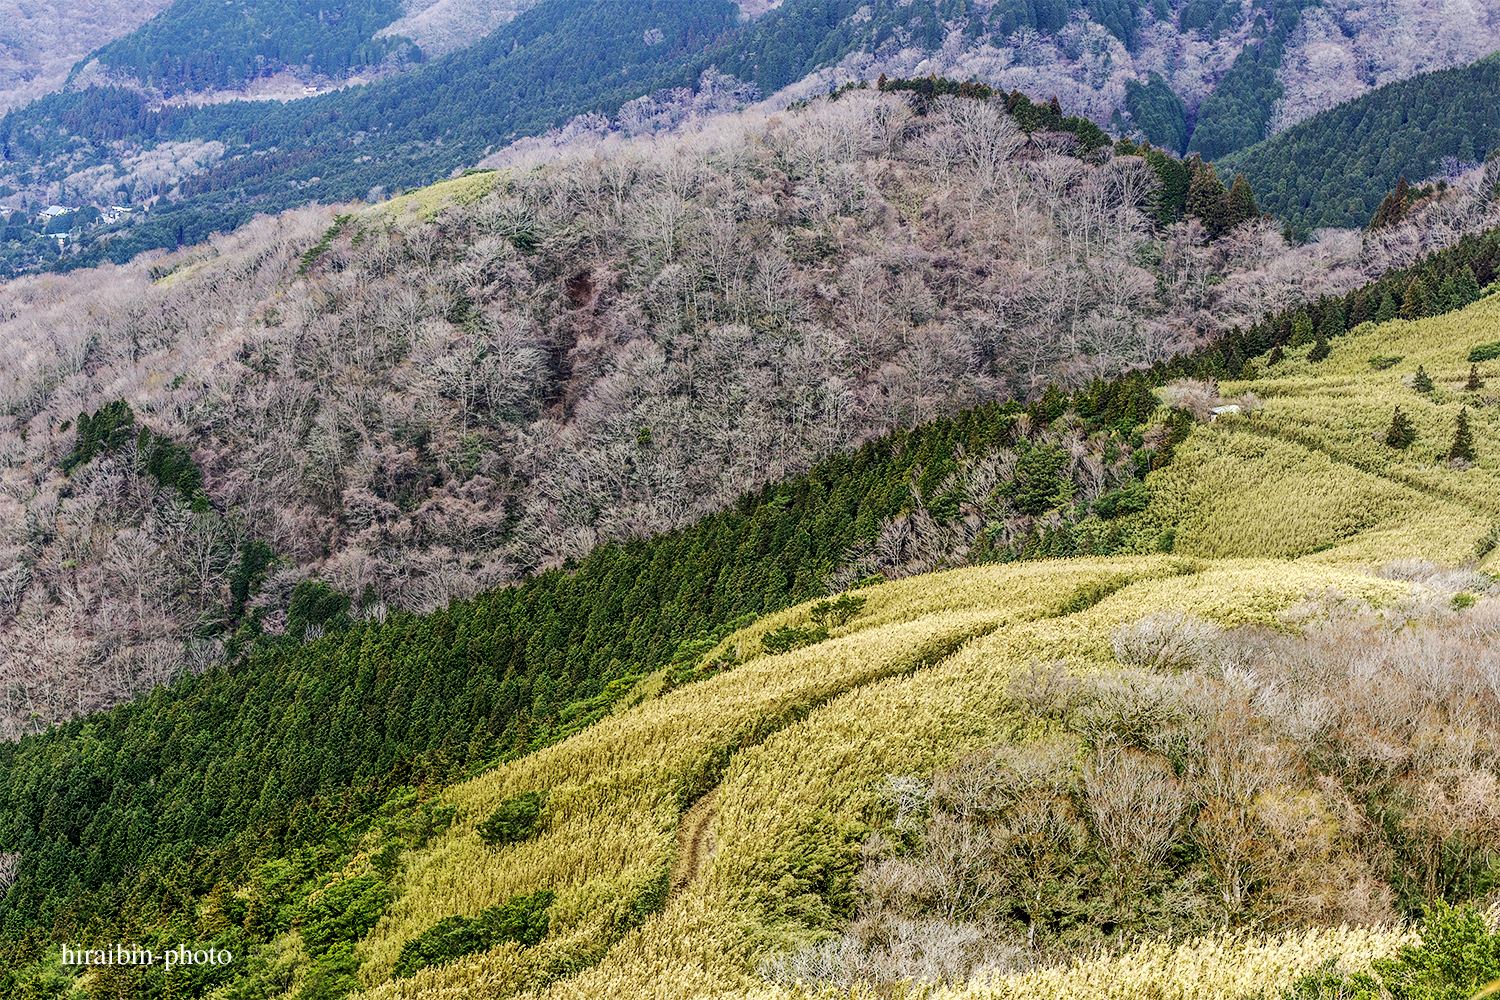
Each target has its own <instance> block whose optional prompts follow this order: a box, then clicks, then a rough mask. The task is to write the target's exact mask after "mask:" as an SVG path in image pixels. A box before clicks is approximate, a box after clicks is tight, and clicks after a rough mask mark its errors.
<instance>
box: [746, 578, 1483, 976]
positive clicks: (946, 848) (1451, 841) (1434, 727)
mask: <svg viewBox="0 0 1500 1000" xmlns="http://www.w3.org/2000/svg"><path fill="white" fill-rule="evenodd" d="M1428 569H1431V568H1430V567H1428ZM1420 570H1421V567H1415V568H1414V567H1411V566H1405V565H1403V566H1398V567H1393V568H1391V569H1390V570H1389V571H1388V572H1387V573H1386V574H1385V575H1387V576H1394V577H1397V578H1412V575H1413V573H1416V574H1417V576H1420V577H1421V578H1422V580H1424V581H1427V582H1428V583H1430V584H1431V585H1432V586H1434V587H1436V588H1437V589H1445V587H1446V589H1453V587H1455V586H1458V585H1459V583H1458V582H1457V581H1456V578H1455V579H1454V580H1449V579H1447V576H1452V575H1453V574H1447V576H1443V578H1442V579H1441V580H1440V579H1438V578H1437V577H1436V576H1434V575H1433V572H1436V571H1433V572H1428V573H1423V572H1420ZM1439 575H1440V576H1441V575H1442V574H1439ZM1473 575H1474V574H1470V576H1473ZM1481 576H1482V574H1481ZM1449 584H1451V585H1452V586H1447V585H1449ZM1470 584H1473V581H1466V583H1465V586H1468V585H1470ZM1474 587H1477V585H1474ZM1470 589H1474V588H1470ZM1477 589H1481V590H1482V589H1483V588H1477ZM1465 594H1466V596H1468V597H1469V600H1466V601H1464V602H1462V603H1461V605H1460V604H1459V603H1456V602H1451V601H1450V602H1440V601H1437V600H1432V601H1426V602H1422V601H1416V602H1407V603H1406V604H1403V605H1400V606H1396V607H1392V608H1389V609H1387V610H1385V611H1383V612H1380V613H1377V612H1374V611H1371V610H1370V609H1369V607H1368V606H1362V605H1360V604H1359V602H1355V601H1348V600H1344V599H1342V598H1341V595H1338V594H1329V595H1324V597H1323V598H1322V599H1320V600H1317V601H1313V602H1310V603H1308V604H1306V605H1304V606H1302V607H1300V608H1298V609H1294V610H1293V611H1290V612H1287V613H1286V614H1285V621H1286V625H1287V627H1292V626H1296V625H1301V626H1302V632H1301V634H1290V635H1289V634H1285V633H1284V632H1280V631H1276V630H1272V629H1267V628H1260V627H1255V628H1251V627H1246V628H1240V629H1234V630H1227V631H1226V630H1223V629H1220V628H1218V627H1215V626H1213V625H1211V624H1209V623H1207V622H1204V621H1201V620H1198V619H1196V618H1193V617H1191V616H1188V615H1183V614H1177V613H1172V614H1157V615H1154V616H1151V617H1148V618H1146V619H1143V620H1140V621H1137V622H1134V623H1129V624H1125V625H1122V626H1120V627H1119V628H1118V629H1116V631H1115V633H1114V637H1113V649H1114V652H1115V656H1116V659H1117V660H1118V661H1119V666H1117V667H1114V668H1111V669H1109V670H1106V671H1103V672H1099V671H1081V670H1075V669H1070V668H1069V667H1068V665H1066V664H1052V665H1045V666H1042V665H1038V666H1033V667H1032V668H1031V669H1030V670H1028V671H1025V672H1022V673H1021V674H1019V675H1017V676H1016V677H1015V678H1014V679H1013V680H1012V681H1011V682H1010V686H1009V688H1008V698H1009V700H1010V702H1011V704H1012V706H1013V708H1014V710H1015V712H1016V713H1017V714H1016V721H1015V723H1014V728H1015V733H1016V735H1017V737H1018V739H1017V740H1016V741H1015V742H1013V743H1011V744H1008V745H1005V746H1000V747H995V748H991V749H986V750H982V751H979V752H976V753H971V754H969V755H967V756H964V757H962V758H960V759H959V760H957V761H956V762H955V763H954V764H953V765H952V766H950V767H947V768H944V769H941V770H939V771H937V772H936V773H935V774H933V775H932V776H931V779H930V780H927V779H925V778H923V777H921V776H910V777H904V778H900V779H899V780H895V781H893V784H892V805H893V809H892V813H891V814H890V815H891V816H892V817H893V818H892V819H891V820H890V822H888V824H887V826H886V827H885V828H884V829H883V830H882V831H881V832H880V833H878V834H876V835H874V836H873V837H872V838H871V839H870V841H869V842H868V843H867V844H866V846H865V855H864V856H865V863H864V867H863V870H862V872H861V874H860V877H859V888H860V902H859V904H858V912H857V915H856V917H855V919H854V920H853V922H852V923H851V924H850V926H849V927H848V929H847V931H846V932H845V933H844V934H843V935H842V936H840V937H838V938H835V939H833V940H830V941H827V942H824V943H823V944H821V945H820V946H818V948H816V949H814V950H810V951H804V952H801V953H797V954H794V955H792V956H789V957H787V958H784V959H782V960H780V961H779V963H778V964H777V965H776V966H775V967H774V968H772V967H767V969H766V970H765V971H766V972H767V973H768V974H770V975H771V976H772V978H775V979H778V980H780V981H783V982H797V981H801V982H804V983H808V982H811V983H823V984H825V985H830V986H837V987H840V988H849V987H853V986H856V985H861V984H862V985H864V986H874V987H877V988H883V987H886V986H890V985H892V984H895V983H898V982H901V981H904V980H910V979H925V980H928V981H933V982H948V983H956V984H961V983H964V982H966V981H968V980H969V979H970V978H971V977H972V976H973V974H974V971H975V970H976V969H978V968H983V967H989V968H991V969H994V968H999V969H1001V970H1007V969H1009V970H1024V969H1025V968H1028V967H1031V966H1034V965H1036V964H1037V963H1043V964H1046V963H1048V962H1051V961H1055V960H1057V959H1060V958H1065V957H1067V956H1070V955H1077V954H1080V953H1088V952H1090V951H1092V950H1093V949H1096V948H1098V947H1099V946H1101V945H1108V946H1110V947H1112V948H1114V947H1119V946H1121V945H1124V946H1131V945H1133V944H1134V943H1136V942H1140V941H1143V940H1147V939H1150V938H1154V937H1157V936H1160V935H1168V936H1176V935H1181V934H1184V933H1187V934H1211V933H1215V932H1222V931H1224V930H1225V929H1229V930H1231V931H1235V932H1238V931H1241V930H1254V931H1265V930H1293V929H1296V928H1303V927H1308V926H1328V925H1341V924H1364V925H1377V926H1380V925H1387V926H1389V925H1394V924H1396V923H1397V922H1399V921H1400V920H1402V919H1412V918H1416V917H1419V916H1420V915H1422V914H1423V913H1424V912H1431V913H1433V914H1435V915H1436V916H1434V917H1433V918H1432V920H1431V921H1430V922H1429V926H1430V927H1431V928H1432V929H1433V933H1434V934H1437V935H1439V936H1440V937H1441V936H1442V935H1447V937H1443V938H1442V940H1443V941H1448V939H1449V938H1453V937H1454V935H1459V934H1461V933H1462V934H1468V935H1470V937H1474V939H1475V940H1476V941H1477V940H1479V938H1478V937H1475V935H1478V934H1479V930H1476V929H1475V926H1476V925H1474V920H1475V919H1477V918H1474V917H1473V916H1472V913H1470V916H1462V915H1461V914H1460V911H1452V910H1448V909H1445V908H1444V906H1445V904H1446V903H1451V902H1461V901H1465V900H1472V899H1477V898H1481V897H1484V896H1485V895H1486V894H1487V893H1489V892H1490V891H1491V890H1492V889H1493V888H1494V887H1495V885H1496V882H1497V875H1500V852H1497V851H1496V848H1495V845H1496V843H1497V838H1500V805H1497V797H1496V792H1497V778H1500V697H1497V695H1500V650H1497V647H1496V642H1495V639H1496V637H1497V636H1500V604H1497V603H1494V602H1490V601H1487V600H1479V599H1476V598H1474V597H1473V595H1472V594H1469V593H1468V591H1467V590H1465ZM1464 912H1470V911H1464ZM1455 914H1459V915H1455ZM1481 929H1482V926H1481ZM1485 933H1488V932H1487V931H1486V932H1485ZM1424 947H1426V946H1425V945H1424ZM1434 947H1438V948H1439V950H1441V949H1442V948H1448V947H1449V944H1441V945H1439V946H1434ZM1465 947H1466V948H1467V947H1468V946H1467V945H1466V946H1465ZM1476 947H1477V946H1476ZM1470 951H1472V949H1470ZM1408 952H1409V954H1408ZM1468 953H1469V952H1468V951H1466V952H1465V954H1468ZM1427 954H1428V952H1423V951H1421V950H1420V949H1418V950H1416V951H1413V950H1411V949H1408V951H1403V952H1402V953H1401V957H1399V958H1398V959H1393V960H1392V963H1395V964H1391V963H1387V964H1386V965H1380V966H1378V967H1377V971H1376V973H1375V975H1377V976H1383V977H1384V978H1383V979H1380V980H1379V982H1381V983H1383V984H1384V985H1383V987H1382V988H1383V989H1385V990H1386V991H1387V992H1386V994H1385V995H1389V996H1395V997H1408V996H1409V997H1413V998H1416V997H1421V998H1424V1000H1425V998H1427V997H1437V996H1443V997H1448V996H1452V997H1455V998H1456V997H1459V996H1464V997H1467V996H1468V995H1469V994H1468V993H1464V992H1461V990H1463V989H1470V987H1472V985H1473V984H1472V983H1468V980H1467V979H1466V980H1465V983H1467V984H1468V985H1461V986H1457V985H1456V986H1454V987H1453V991H1449V992H1443V990H1441V989H1437V988H1436V987H1434V988H1433V990H1428V989H1427V987H1426V986H1421V987H1420V988H1419V986H1417V985H1411V986H1410V988H1408V985H1401V984H1413V983H1418V980H1421V977H1422V976H1427V975H1428V972H1424V971H1422V970H1423V969H1428V970H1429V971H1430V970H1431V969H1434V968H1437V967H1438V966H1440V965H1441V964H1442V961H1439V960H1436V959H1434V960H1432V961H1428V960H1427V959H1425V958H1422V957H1421V956H1423V955H1427ZM1476 961H1477V960H1476ZM1422 962H1427V963H1428V964H1427V965H1422V964H1421V963H1422ZM1402 963H1405V964H1402ZM1434 963H1435V964H1434ZM1471 964H1472V963H1471ZM1476 968H1477V966H1476ZM1400 970H1407V971H1400ZM1411 970H1416V971H1411ZM1398 973H1399V974H1398ZM1336 974H1337V975H1342V974H1341V973H1338V972H1337V969H1336V968H1334V967H1332V966H1330V967H1329V968H1328V969H1325V970H1323V971H1322V972H1321V973H1319V975H1320V976H1322V977H1323V978H1322V979H1319V980H1318V982H1319V983H1324V984H1325V985H1326V983H1329V982H1332V981H1333V979H1330V977H1335V978H1337V975H1336ZM1481 974H1482V973H1480V972H1476V973H1475V976H1480V975H1481ZM1497 974H1500V973H1497ZM1402 977H1405V978H1402ZM1414 977H1415V978H1414ZM1471 978H1472V977H1471ZM1491 978H1494V977H1493V976H1491ZM1421 981H1422V982H1426V980H1421ZM1481 981H1484V980H1481ZM1312 982H1313V981H1312V980H1308V981H1306V982H1304V983H1303V984H1301V985H1299V987H1298V989H1299V990H1304V992H1303V993H1298V994H1297V996H1298V997H1304V996H1305V997H1307V998H1312V997H1319V998H1322V997H1334V996H1337V997H1350V998H1353V997H1364V996H1366V995H1367V994H1365V993H1361V992H1358V990H1357V989H1356V987H1358V988H1359V989H1363V988H1364V987H1363V986H1360V985H1359V984H1361V983H1366V980H1364V979H1360V980H1357V981H1356V980H1355V979H1348V980H1347V982H1345V981H1344V980H1340V982H1345V985H1340V986H1338V987H1337V989H1339V990H1344V992H1321V993H1320V992H1316V990H1317V989H1324V986H1318V985H1316V984H1314V985H1309V984H1310V983H1312ZM1369 982H1375V980H1369ZM1349 984H1353V985H1349ZM1328 989H1333V987H1331V986H1330V987H1328ZM1371 989H1374V987H1373V986H1372V987H1371ZM1445 989H1446V987H1445ZM1306 990H1314V992H1305V991H1306ZM1350 990H1353V991H1354V992H1350ZM1454 991H1458V992H1454ZM1380 995H1381V994H1380V993H1379V992H1374V993H1369V994H1368V996H1370V997H1375V996H1380Z"/></svg>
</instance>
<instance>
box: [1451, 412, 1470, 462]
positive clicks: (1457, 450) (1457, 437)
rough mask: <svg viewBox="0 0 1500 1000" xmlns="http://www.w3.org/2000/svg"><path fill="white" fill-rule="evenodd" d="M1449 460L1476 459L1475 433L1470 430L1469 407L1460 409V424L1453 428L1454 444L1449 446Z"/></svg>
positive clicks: (1465, 460) (1466, 460) (1463, 460)
mask: <svg viewBox="0 0 1500 1000" xmlns="http://www.w3.org/2000/svg"><path fill="white" fill-rule="evenodd" d="M1448 461H1450V462H1473V461H1474V433H1473V432H1472V431H1470V430H1469V408H1468V407H1464V408H1463V409H1461V410H1459V411H1458V425H1457V426H1456V427H1455V428H1454V429H1453V444H1452V445H1450V446H1449V448H1448Z"/></svg>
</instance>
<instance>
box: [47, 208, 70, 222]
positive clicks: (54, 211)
mask: <svg viewBox="0 0 1500 1000" xmlns="http://www.w3.org/2000/svg"><path fill="white" fill-rule="evenodd" d="M71 211H72V209H71V208H63V207H62V206H61V205H48V206H47V207H46V208H44V209H42V218H44V219H55V218H57V217H58V216H59V215H67V214H68V213H69V212H71Z"/></svg>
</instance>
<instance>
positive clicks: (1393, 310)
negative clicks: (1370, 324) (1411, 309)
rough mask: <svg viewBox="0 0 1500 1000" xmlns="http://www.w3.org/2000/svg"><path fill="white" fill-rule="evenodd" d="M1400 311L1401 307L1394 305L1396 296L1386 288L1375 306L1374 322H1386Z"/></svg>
mask: <svg viewBox="0 0 1500 1000" xmlns="http://www.w3.org/2000/svg"><path fill="white" fill-rule="evenodd" d="M1400 312H1401V307H1400V306H1398V305H1396V297H1395V296H1393V295H1392V294H1391V293H1390V290H1389V289H1387V290H1386V293H1385V294H1384V295H1382V296H1381V297H1380V305H1378V306H1376V307H1375V322H1377V323H1388V322H1390V321H1391V320H1393V319H1395V318H1396V317H1397V316H1398V315H1399V314H1400Z"/></svg>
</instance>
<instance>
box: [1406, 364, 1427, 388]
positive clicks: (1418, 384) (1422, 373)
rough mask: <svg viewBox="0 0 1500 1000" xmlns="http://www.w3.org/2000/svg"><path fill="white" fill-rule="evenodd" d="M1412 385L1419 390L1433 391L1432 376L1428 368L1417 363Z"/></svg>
mask: <svg viewBox="0 0 1500 1000" xmlns="http://www.w3.org/2000/svg"><path fill="white" fill-rule="evenodd" d="M1411 387H1412V388H1413V389H1415V390H1417V391H1418V392H1431V391H1432V377H1431V376H1430V375H1428V374H1427V369H1426V368H1424V367H1423V366H1421V365H1417V373H1416V374H1415V375H1413V376H1412V379H1411Z"/></svg>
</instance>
